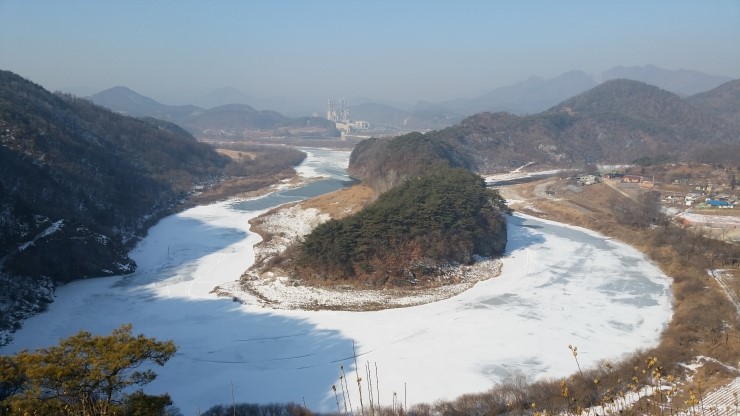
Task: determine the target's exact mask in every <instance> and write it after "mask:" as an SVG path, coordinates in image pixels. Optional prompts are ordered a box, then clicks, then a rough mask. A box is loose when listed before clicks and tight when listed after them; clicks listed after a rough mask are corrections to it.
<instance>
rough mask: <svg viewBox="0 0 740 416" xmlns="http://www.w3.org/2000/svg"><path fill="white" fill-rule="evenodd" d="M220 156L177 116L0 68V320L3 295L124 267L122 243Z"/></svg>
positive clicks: (219, 166) (4, 316)
mask: <svg viewBox="0 0 740 416" xmlns="http://www.w3.org/2000/svg"><path fill="white" fill-rule="evenodd" d="M227 162H228V160H227V159H226V158H225V157H223V156H221V155H219V154H218V153H216V152H215V151H214V149H212V148H211V147H210V146H208V145H205V144H202V143H199V142H197V141H196V140H195V139H194V138H193V137H192V136H190V135H189V134H187V133H185V132H184V131H183V130H182V129H180V128H178V127H177V126H174V125H172V124H169V123H165V122H160V121H156V122H154V121H151V122H150V121H145V120H139V119H134V118H130V117H125V116H121V115H118V114H115V113H113V112H111V111H109V110H107V109H104V108H102V107H98V106H96V105H94V104H92V103H91V102H89V101H87V100H81V99H76V98H74V97H70V96H63V95H55V94H52V93H50V92H49V91H46V90H44V89H43V88H42V87H41V86H39V85H36V84H34V83H32V82H30V81H27V80H25V79H23V78H21V77H20V76H18V75H16V74H13V73H12V72H8V71H0V267H1V268H2V269H1V270H0V292H3V296H0V329H4V328H3V323H6V322H7V320H8V319H9V316H8V314H10V312H9V311H8V309H6V308H5V306H7V303H4V301H6V300H7V299H4V296H6V295H8V296H9V295H11V294H12V295H13V297H14V299H15V301H18V300H19V299H20V298H22V297H23V296H26V295H28V296H29V299H28V301H29V302H30V303H31V304H33V303H34V302H36V301H37V300H38V299H34V296H42V295H39V294H38V293H39V292H37V291H36V290H35V289H37V287H38V286H45V287H47V288H48V287H49V285H50V284H51V282H52V281H58V282H66V281H69V280H71V279H75V278H82V277H89V276H102V275H112V274H121V273H126V272H130V271H133V270H134V268H135V264H134V263H133V261H131V260H130V259H129V258H128V257H127V251H128V247H127V244H126V243H127V242H129V241H131V240H132V239H133V237H135V236H136V235H138V234H140V233H142V232H143V231H144V230H145V229H146V227H147V226H149V225H151V224H152V223H153V222H154V221H155V220H156V219H158V218H159V217H161V216H162V215H164V213H166V212H167V211H168V210H170V209H171V208H172V207H173V203H175V202H176V201H178V200H179V199H181V198H182V197H183V196H184V195H185V194H186V192H188V191H189V190H191V189H192V187H193V184H194V183H196V182H197V181H201V180H205V179H206V178H209V177H210V176H212V175H219V174H220V173H221V172H222V170H223V168H224V167H225V166H226V164H227ZM45 293H46V294H45V295H43V296H48V293H49V292H48V290H47V291H46V292H45ZM47 300H48V299H47ZM11 301H13V299H11ZM1 341H2V339H0V343H1Z"/></svg>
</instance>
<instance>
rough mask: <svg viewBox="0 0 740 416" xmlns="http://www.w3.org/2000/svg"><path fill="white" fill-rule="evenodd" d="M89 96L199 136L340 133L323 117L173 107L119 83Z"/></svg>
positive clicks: (236, 107) (241, 107)
mask: <svg viewBox="0 0 740 416" xmlns="http://www.w3.org/2000/svg"><path fill="white" fill-rule="evenodd" d="M237 93H238V92H237ZM235 97H236V96H235ZM89 98H90V100H91V101H92V102H94V103H95V104H98V105H101V106H103V107H106V108H109V109H111V110H113V111H115V112H118V113H121V114H125V115H130V116H136V117H153V118H157V119H161V120H165V121H170V122H173V123H176V124H178V125H179V126H181V127H183V128H185V129H186V130H188V131H189V132H190V133H192V134H194V135H197V136H200V137H210V138H215V137H231V138H238V137H254V136H276V135H279V136H291V135H296V136H301V137H310V136H316V137H336V136H338V135H339V132H338V131H337V130H336V128H335V126H334V123H333V122H330V121H328V120H326V119H324V118H319V117H297V118H293V117H286V116H283V115H282V114H280V113H278V112H276V111H270V110H262V111H260V110H256V109H255V108H253V107H251V106H249V105H246V104H226V105H221V106H218V107H214V108H209V109H204V108H201V107H196V106H194V105H183V106H172V105H166V104H162V103H160V102H158V101H156V100H154V99H152V98H149V97H146V96H143V95H141V94H139V93H137V92H135V91H132V90H131V89H129V88H126V87H121V86H119V87H113V88H110V89H107V90H105V91H101V92H99V93H97V94H94V95H92V96H90V97H89Z"/></svg>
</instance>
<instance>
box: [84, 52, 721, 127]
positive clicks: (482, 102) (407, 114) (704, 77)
mask: <svg viewBox="0 0 740 416" xmlns="http://www.w3.org/2000/svg"><path fill="white" fill-rule="evenodd" d="M611 79H630V80H635V81H642V82H645V83H648V84H651V85H655V86H657V87H660V88H662V89H664V90H667V91H670V92H672V93H674V94H677V95H679V96H682V97H686V96H690V95H694V94H697V93H700V92H704V91H708V90H710V89H712V88H715V87H717V86H719V85H720V84H722V83H725V82H727V81H730V80H731V79H730V78H727V77H721V76H714V75H708V74H703V73H701V72H697V71H690V70H667V69H663V68H659V67H657V66H654V65H646V66H642V67H638V66H634V67H623V66H617V67H614V68H612V69H609V70H607V71H605V72H603V73H601V74H599V75H596V76H591V75H588V74H586V73H584V72H582V71H570V72H566V73H564V74H561V75H559V76H557V77H554V78H542V77H537V76H532V77H530V78H527V79H525V80H523V81H521V82H518V83H516V84H513V85H509V86H504V87H499V88H496V89H493V90H491V91H488V92H486V93H484V94H481V95H479V96H474V97H470V98H457V99H451V100H447V101H443V102H438V103H431V102H424V101H420V102H417V103H416V104H415V105H413V106H411V105H393V104H391V103H388V102H384V101H382V100H379V101H375V100H373V99H370V98H359V99H355V100H354V101H353V100H352V99H350V100H349V110H350V117H351V118H352V119H353V120H364V121H368V122H370V123H372V124H374V125H376V126H382V127H392V128H396V129H400V130H429V129H439V128H444V127H447V126H451V125H453V124H455V123H458V122H460V121H461V120H462V119H463V118H465V117H467V116H470V115H473V114H477V113H481V112H500V111H505V112H508V113H511V114H516V115H525V114H535V113H539V112H542V111H545V110H547V109H549V108H550V107H552V106H555V105H557V104H558V103H560V102H562V101H563V100H566V99H568V98H570V97H573V96H575V95H577V94H580V93H582V92H584V91H587V90H589V89H591V88H593V87H595V86H596V85H598V84H599V83H600V82H603V81H608V80H611ZM90 98H91V99H92V100H93V102H95V103H97V104H99V105H103V106H105V107H108V108H110V109H112V110H114V111H118V112H121V113H123V114H129V115H133V116H151V117H156V118H161V119H164V120H168V121H173V122H178V123H179V124H181V125H183V126H184V127H186V128H188V129H189V130H190V131H191V132H193V133H198V132H199V131H202V130H209V129H214V128H223V127H224V126H223V125H221V126H215V125H213V124H209V123H205V124H203V123H201V122H199V121H196V120H195V119H192V120H188V117H191V116H193V115H194V114H196V113H197V114H198V118H199V119H200V120H201V121H202V120H203V119H204V118H203V117H200V115H201V114H203V113H208V110H211V109H215V108H216V107H219V106H224V105H227V104H242V105H247V106H248V107H241V109H240V110H239V111H235V108H234V107H232V108H231V109H230V110H228V111H227V112H228V113H230V114H231V116H232V117H235V119H236V120H238V119H239V118H240V117H241V118H242V119H243V120H242V121H233V122H228V123H227V125H228V124H234V125H235V126H234V127H235V128H240V129H249V128H251V127H254V128H280V127H286V126H291V125H292V126H293V127H295V126H296V125H299V124H301V123H300V121H297V120H296V119H298V120H303V122H304V124H305V123H308V124H309V125H317V124H320V123H319V122H318V121H317V120H313V121H310V122H307V121H306V118H304V117H297V115H298V114H303V115H304V116H305V115H308V114H310V113H312V112H313V113H318V114H319V118H323V114H324V111H325V110H326V109H325V108H324V107H323V105H324V100H325V98H322V99H320V100H319V99H317V100H315V103H314V104H310V105H309V104H305V103H304V104H300V103H292V102H290V101H289V100H286V99H280V98H274V99H271V98H256V97H252V96H249V95H247V94H245V93H243V92H241V91H239V90H238V89H236V88H233V87H224V88H219V89H216V90H214V91H212V92H210V93H208V94H204V95H202V96H199V97H194V98H193V99H192V101H191V104H192V105H166V104H162V103H159V102H157V101H155V100H153V99H151V98H148V97H146V96H144V95H141V94H138V93H136V92H134V91H131V90H129V89H128V88H125V87H114V88H111V89H109V90H105V91H102V92H99V93H97V94H94V95H92V96H91V97H90ZM256 108H260V109H262V110H263V111H265V110H272V111H271V112H261V111H259V110H256ZM301 108H302V110H301ZM311 108H312V110H310V109H311ZM240 111H241V112H243V113H244V114H243V115H239V114H238V113H239V112H240ZM275 113H280V114H279V115H278V114H275ZM283 114H291V115H292V116H293V117H287V116H283ZM208 118H209V116H206V117H205V119H208ZM216 118H218V119H219V120H220V121H224V120H226V116H225V115H222V116H219V117H216ZM252 122H254V123H256V124H258V125H260V126H261V127H257V126H256V125H255V126H252V125H251V124H250V123H252Z"/></svg>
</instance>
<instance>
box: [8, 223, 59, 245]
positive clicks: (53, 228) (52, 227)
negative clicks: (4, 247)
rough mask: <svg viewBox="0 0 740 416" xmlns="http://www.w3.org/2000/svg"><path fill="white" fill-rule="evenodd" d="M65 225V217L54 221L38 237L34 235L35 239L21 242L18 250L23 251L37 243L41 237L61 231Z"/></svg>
mask: <svg viewBox="0 0 740 416" xmlns="http://www.w3.org/2000/svg"><path fill="white" fill-rule="evenodd" d="M63 225H64V220H63V219H61V220H59V221H56V222H54V223H52V224H51V225H50V226H48V227H47V228H46V229H45V230H44V231H42V232H40V233H39V234H38V235H37V236H36V237H34V238H33V240H31V241H27V242H25V243H23V244H21V245H20V246H18V251H23V250H25V249H27V248H28V247H30V246H32V245H33V244H34V243H36V241H38V240H39V239H41V238H44V237H48V236H50V235H52V234H54V233H55V232H57V231H59V230H60V229H61V228H62V226H63Z"/></svg>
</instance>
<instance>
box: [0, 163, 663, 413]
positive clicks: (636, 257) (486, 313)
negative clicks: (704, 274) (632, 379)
mask: <svg viewBox="0 0 740 416" xmlns="http://www.w3.org/2000/svg"><path fill="white" fill-rule="evenodd" d="M347 158H348V152H342V153H340V154H337V153H333V152H329V151H326V150H319V149H315V150H312V152H311V155H310V156H309V158H308V159H307V161H306V162H305V163H304V168H302V171H309V170H310V169H313V170H312V171H311V172H314V173H315V176H325V177H335V178H338V177H340V176H341V175H339V176H336V175H338V173H337V172H336V171H335V170H333V169H335V168H336V167H337V166H340V167H341V166H346V161H347ZM305 166H309V168H305ZM323 166H326V167H328V169H329V170H330V171H329V172H327V171H326V170H322V169H324V168H323ZM340 173H341V172H340ZM265 198H270V197H269V196H268V197H265ZM260 201H265V202H264V203H263V204H260ZM266 201H268V200H256V201H233V200H232V201H226V202H221V203H217V204H213V205H208V206H200V207H195V208H192V209H190V210H187V211H184V212H181V213H179V214H176V215H173V216H170V217H168V218H165V219H163V220H162V221H160V222H159V224H157V225H156V226H155V227H153V228H152V229H151V230H150V231H149V234H148V236H147V237H146V238H145V239H144V240H142V242H141V243H140V244H139V245H138V246H137V247H136V249H134V251H133V252H132V253H131V255H132V257H133V258H134V260H136V262H137V263H138V264H139V269H138V270H137V271H136V273H134V274H132V275H128V276H124V277H110V278H99V279H92V280H85V281H77V282H74V283H71V284H68V285H66V286H64V287H61V288H60V289H59V290H58V291H57V298H56V300H55V302H54V303H53V304H51V305H50V307H49V311H48V312H46V313H43V314H41V315H38V316H36V317H34V318H32V319H29V320H28V321H26V322H25V324H24V327H23V329H21V330H20V331H19V332H18V333H16V335H15V340H14V342H13V343H12V344H10V345H8V346H6V347H4V348H3V349H0V353H6V354H7V353H13V352H15V351H18V350H20V349H23V348H30V349H32V348H37V347H42V346H47V345H50V344H54V343H56V342H57V341H58V339H59V338H61V337H66V336H69V335H72V334H74V333H76V332H77V331H79V330H80V329H83V328H84V329H86V330H89V331H92V332H94V333H103V334H104V333H109V332H110V331H111V330H112V329H114V328H116V327H118V326H120V325H121V324H122V323H128V322H131V323H133V326H134V331H136V332H137V333H138V332H141V333H144V334H146V335H147V336H154V337H157V338H158V339H172V340H174V341H175V343H176V344H177V345H178V347H179V350H178V352H177V354H176V355H175V356H174V357H173V358H172V359H171V360H170V361H169V362H168V363H167V364H166V365H165V366H164V367H162V368H157V369H156V371H157V373H158V374H159V377H158V378H157V380H155V381H154V382H153V383H151V384H150V385H149V386H147V388H146V391H147V392H149V393H152V394H158V393H163V392H169V393H170V395H171V396H172V398H173V400H174V402H175V405H176V406H178V407H179V408H180V409H181V411H182V412H183V413H184V414H195V413H196V412H197V410H198V409H200V410H201V411H204V410H206V409H207V408H209V407H210V406H212V405H214V404H227V403H230V402H231V394H232V393H231V392H232V384H233V393H234V396H235V398H236V401H237V402H262V403H265V402H274V401H281V402H285V401H293V402H297V403H303V401H304V400H305V403H306V404H307V405H308V406H309V407H310V408H312V409H315V410H328V411H331V410H334V409H336V403H335V401H334V395H333V393H332V390H331V386H332V385H333V384H336V385H337V388H338V389H339V375H340V368H339V366H340V365H343V366H344V369H345V371H347V372H348V373H349V372H350V371H351V370H352V369H353V368H354V360H353V358H352V356H353V351H352V347H353V341H354V343H355V345H356V349H357V354H358V358H357V361H358V364H359V365H360V367H361V374H360V375H361V376H362V377H363V378H365V377H364V365H365V363H366V362H370V363H371V365H373V368H374V365H375V364H376V363H377V366H378V375H379V380H378V382H379V385H378V387H379V390H380V395H379V396H380V397H377V398H376V399H377V400H379V401H380V402H381V404H385V405H390V404H391V399H392V395H393V392H397V393H398V397H399V399H401V401H403V400H404V399H405V400H407V401H408V404H409V405H411V404H414V403H419V402H433V401H435V400H437V399H451V398H454V397H456V396H458V395H460V394H463V393H469V392H478V391H484V390H486V389H488V388H489V387H491V386H492V385H493V384H494V383H496V382H498V381H500V380H502V378H504V377H505V376H506V375H507V374H509V373H511V372H513V371H521V372H523V373H524V374H526V375H527V376H529V377H532V378H537V377H554V376H564V375H569V374H571V373H573V372H574V371H575V370H577V369H576V367H575V363H574V362H573V358H572V356H571V354H570V351H569V350H568V349H567V346H568V344H573V345H576V346H578V351H579V357H578V358H579V360H581V365H582V366H589V365H592V364H594V363H595V362H597V361H598V360H601V359H615V358H619V357H620V356H621V355H622V354H625V353H629V352H632V351H634V350H636V349H638V348H642V347H647V346H650V345H654V344H656V343H657V341H658V336H659V334H660V332H661V330H662V329H663V327H664V325H665V324H666V323H667V321H668V320H669V319H670V316H671V313H672V310H671V296H670V287H669V279H668V278H667V277H666V276H664V275H663V274H662V273H661V272H660V271H659V270H658V268H657V267H655V266H654V265H653V264H651V263H650V262H648V261H647V260H646V259H645V258H644V257H643V256H642V254H641V253H639V252H638V251H637V250H635V249H633V248H631V247H629V246H626V245H624V244H621V243H619V242H616V241H613V240H610V239H608V238H606V237H603V236H601V235H599V234H596V233H593V232H590V231H587V230H583V229H578V228H575V227H567V226H563V225H560V224H557V223H552V222H547V221H542V220H538V219H534V218H531V217H527V216H520V215H518V216H515V217H511V218H510V220H509V224H510V227H509V244H508V248H507V253H506V257H505V258H504V259H503V269H502V272H501V274H500V276H498V277H496V278H494V279H490V280H486V281H483V282H479V283H478V284H476V285H475V286H474V287H472V288H471V289H469V290H467V291H465V292H464V293H462V294H460V295H457V296H454V297H452V298H449V299H446V300H443V301H439V302H435V303H430V304H426V305H421V306H415V307H409V308H400V309H390V310H383V311H376V312H337V311H300V310H269V309H263V308H261V307H259V306H256V305H242V304H240V303H237V302H233V301H231V300H230V299H224V298H218V297H216V295H215V294H213V293H211V291H212V289H213V288H214V287H215V286H218V285H222V284H227V283H229V282H233V281H235V280H237V279H238V278H239V276H240V275H241V273H242V272H243V271H244V270H246V269H247V268H248V267H249V265H250V264H251V262H252V261H253V256H254V252H253V250H252V248H251V247H252V245H253V244H254V243H256V242H257V241H258V240H259V237H258V236H256V235H255V234H252V233H251V232H249V224H248V223H247V221H248V220H249V219H250V218H253V217H255V216H257V215H259V214H261V213H263V212H264V211H265V210H266V209H268V208H269V207H270V204H269V203H268V202H266ZM270 201H282V200H280V199H279V198H275V199H273V200H270ZM352 374H354V373H352ZM348 375H349V374H348ZM353 377H354V376H353V375H352V376H351V377H350V378H351V379H352V380H353ZM352 384H353V383H350V386H351V387H353V388H351V389H350V390H351V391H352V393H353V394H356V392H357V388H356V385H354V386H352ZM404 386H405V387H406V391H407V397H405V398H404V397H403V395H404ZM340 397H341V395H340ZM352 402H353V403H355V405H356V404H357V403H359V400H358V398H356V397H354V398H353V400H352Z"/></svg>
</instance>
